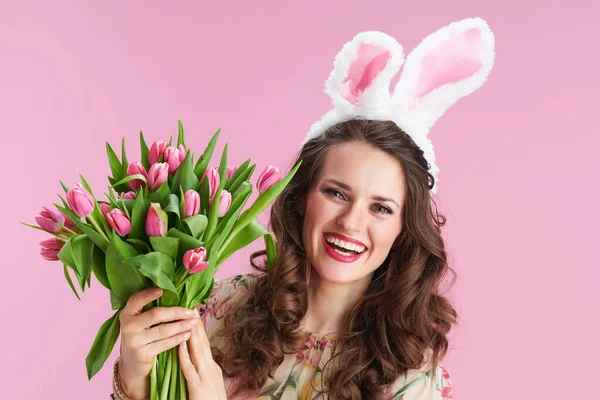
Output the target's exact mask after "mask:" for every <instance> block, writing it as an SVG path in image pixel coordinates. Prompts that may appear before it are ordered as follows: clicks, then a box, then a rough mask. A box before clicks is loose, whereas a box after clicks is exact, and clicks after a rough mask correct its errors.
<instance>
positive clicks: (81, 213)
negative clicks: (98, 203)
mask: <svg viewBox="0 0 600 400" xmlns="http://www.w3.org/2000/svg"><path fill="white" fill-rule="evenodd" d="M67 203H68V204H69V207H70V208H71V210H73V212H74V213H75V215H77V216H78V217H87V216H88V215H90V214H91V213H92V211H94V207H95V205H94V198H93V197H92V195H91V194H90V193H89V192H88V191H87V190H85V188H84V187H83V186H81V183H76V184H75V187H74V188H72V189H71V190H69V191H68V192H67Z"/></svg>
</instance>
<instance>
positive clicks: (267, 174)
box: [256, 165, 283, 193]
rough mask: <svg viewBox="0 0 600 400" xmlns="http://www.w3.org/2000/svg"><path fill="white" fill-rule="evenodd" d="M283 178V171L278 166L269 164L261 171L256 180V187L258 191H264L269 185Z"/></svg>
mask: <svg viewBox="0 0 600 400" xmlns="http://www.w3.org/2000/svg"><path fill="white" fill-rule="evenodd" d="M281 178H283V173H282V172H281V171H280V170H279V168H277V167H274V166H272V165H269V166H268V167H267V168H265V169H264V170H263V172H261V174H260V175H259V176H258V179H257V180H256V187H257V188H258V192H259V193H264V192H266V191H267V190H268V189H269V188H270V187H271V186H273V185H274V184H275V183H277V182H279V181H280V180H281Z"/></svg>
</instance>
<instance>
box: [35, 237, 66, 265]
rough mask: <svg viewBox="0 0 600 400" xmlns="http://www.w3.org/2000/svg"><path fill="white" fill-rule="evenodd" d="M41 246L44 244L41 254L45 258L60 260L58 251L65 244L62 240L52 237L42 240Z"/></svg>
mask: <svg viewBox="0 0 600 400" xmlns="http://www.w3.org/2000/svg"><path fill="white" fill-rule="evenodd" d="M40 246H42V249H41V250H40V254H41V255H42V257H43V258H44V259H45V260H48V261H58V260H59V258H58V252H59V251H60V249H62V247H63V246H64V242H61V241H60V240H57V239H56V238H50V239H47V240H44V241H42V242H40Z"/></svg>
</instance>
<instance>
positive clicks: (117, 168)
mask: <svg viewBox="0 0 600 400" xmlns="http://www.w3.org/2000/svg"><path fill="white" fill-rule="evenodd" d="M106 154H107V155H108V164H109V165H110V171H111V173H112V177H113V178H114V179H122V178H123V177H124V176H125V175H126V174H125V175H122V171H123V168H122V164H121V161H120V160H119V157H117V154H116V153H115V151H114V150H113V149H112V147H110V144H109V143H108V142H106Z"/></svg>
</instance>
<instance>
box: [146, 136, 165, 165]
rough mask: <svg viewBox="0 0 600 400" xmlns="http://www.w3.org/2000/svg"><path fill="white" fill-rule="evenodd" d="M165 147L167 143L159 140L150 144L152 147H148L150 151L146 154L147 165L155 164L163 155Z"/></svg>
mask: <svg viewBox="0 0 600 400" xmlns="http://www.w3.org/2000/svg"><path fill="white" fill-rule="evenodd" d="M167 146H168V145H167V143H165V142H163V141H160V140H159V141H156V142H154V143H152V146H150V151H149V153H148V164H150V165H152V164H156V163H157V162H158V160H159V159H160V157H161V156H163V155H164V154H165V150H166V149H167Z"/></svg>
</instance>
